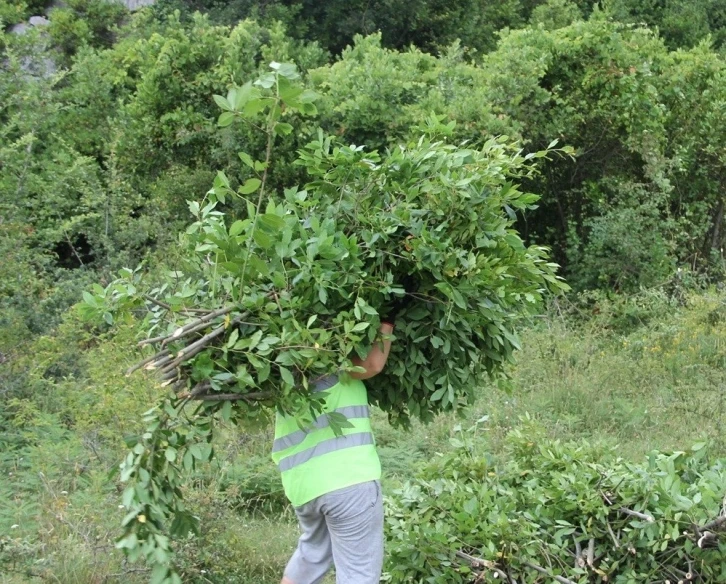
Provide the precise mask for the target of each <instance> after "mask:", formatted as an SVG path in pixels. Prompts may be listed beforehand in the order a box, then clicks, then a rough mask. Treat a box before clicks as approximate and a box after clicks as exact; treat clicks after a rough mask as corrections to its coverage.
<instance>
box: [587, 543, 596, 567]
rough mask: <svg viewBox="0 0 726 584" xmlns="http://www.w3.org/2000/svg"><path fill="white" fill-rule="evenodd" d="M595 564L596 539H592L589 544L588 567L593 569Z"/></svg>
mask: <svg viewBox="0 0 726 584" xmlns="http://www.w3.org/2000/svg"><path fill="white" fill-rule="evenodd" d="M594 563H595V539H594V538H592V537H591V538H590V541H589V542H587V565H588V566H590V567H591V568H594V567H595V566H594V565H593V564H594Z"/></svg>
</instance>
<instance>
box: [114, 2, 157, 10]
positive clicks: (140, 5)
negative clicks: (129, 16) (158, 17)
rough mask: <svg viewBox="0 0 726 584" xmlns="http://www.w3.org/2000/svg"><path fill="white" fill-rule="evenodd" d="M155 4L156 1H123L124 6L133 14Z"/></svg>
mask: <svg viewBox="0 0 726 584" xmlns="http://www.w3.org/2000/svg"><path fill="white" fill-rule="evenodd" d="M154 3H155V0H122V4H123V5H124V6H126V8H127V9H128V10H129V11H131V12H134V11H136V10H139V9H140V8H143V7H144V6H151V5H152V4H154Z"/></svg>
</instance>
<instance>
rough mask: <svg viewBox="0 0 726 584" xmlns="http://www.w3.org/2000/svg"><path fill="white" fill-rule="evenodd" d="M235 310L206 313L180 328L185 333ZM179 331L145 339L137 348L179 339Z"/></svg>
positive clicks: (232, 308) (221, 309) (231, 307)
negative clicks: (173, 338) (171, 338)
mask: <svg viewBox="0 0 726 584" xmlns="http://www.w3.org/2000/svg"><path fill="white" fill-rule="evenodd" d="M235 308H236V306H226V307H224V308H219V309H217V310H214V311H211V312H210V311H205V312H206V314H205V315H204V316H202V317H201V318H198V319H196V320H193V321H192V322H190V323H189V324H187V325H184V326H183V327H180V328H181V329H182V331H184V330H187V329H190V328H193V327H196V326H199V325H201V324H202V323H208V322H209V321H210V320H213V319H215V318H217V317H218V316H224V315H225V314H229V313H230V312H232V311H233V310H234V309H235ZM245 314H247V313H245ZM178 331H179V329H176V330H175V331H174V332H173V333H171V335H160V336H158V337H154V338H152V339H145V340H143V341H139V343H137V346H139V347H143V346H144V345H148V344H152V343H158V342H159V341H164V340H165V339H168V338H169V337H171V336H173V335H175V334H176V335H177V337H178V336H180V333H179V332H178Z"/></svg>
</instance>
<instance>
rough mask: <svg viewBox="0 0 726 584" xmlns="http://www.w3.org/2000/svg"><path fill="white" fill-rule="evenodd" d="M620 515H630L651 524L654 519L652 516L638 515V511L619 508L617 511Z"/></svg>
mask: <svg viewBox="0 0 726 584" xmlns="http://www.w3.org/2000/svg"><path fill="white" fill-rule="evenodd" d="M618 511H619V512H620V513H622V514H623V515H630V516H631V517H637V518H638V519H642V520H643V521H647V522H648V523H653V522H654V521H655V519H653V516H652V515H646V514H645V513H639V512H638V511H633V510H632V509H628V508H627V507H620V509H618Z"/></svg>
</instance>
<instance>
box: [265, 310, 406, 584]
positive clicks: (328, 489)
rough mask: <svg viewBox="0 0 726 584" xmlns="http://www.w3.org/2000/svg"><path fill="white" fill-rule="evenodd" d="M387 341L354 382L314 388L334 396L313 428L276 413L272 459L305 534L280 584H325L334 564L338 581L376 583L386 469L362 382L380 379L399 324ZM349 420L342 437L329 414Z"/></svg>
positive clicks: (329, 381) (384, 331) (387, 329)
mask: <svg viewBox="0 0 726 584" xmlns="http://www.w3.org/2000/svg"><path fill="white" fill-rule="evenodd" d="M379 333H380V335H381V336H380V342H377V343H375V344H374V345H373V347H372V348H371V350H370V352H369V353H368V355H367V356H366V358H365V359H358V358H355V359H353V364H354V365H356V366H357V367H360V368H361V369H363V371H360V372H357V373H350V374H349V379H342V378H338V377H337V376H329V377H324V378H322V379H320V380H318V382H317V383H316V385H315V391H325V392H327V397H326V399H325V405H324V411H323V413H322V414H321V415H320V416H319V417H318V418H317V419H316V420H315V421H314V423H313V427H312V429H306V430H301V429H300V428H299V426H298V424H297V422H296V421H295V419H294V418H292V417H288V416H283V415H281V414H278V415H277V420H276V423H275V442H274V444H273V449H272V458H273V460H274V461H275V463H276V464H277V465H278V466H279V468H280V471H281V472H282V484H283V487H284V489H285V494H286V495H287V497H288V498H289V499H290V502H291V503H292V505H293V506H294V507H295V513H296V514H297V516H298V520H299V522H300V527H301V529H302V532H303V533H302V535H301V536H300V539H299V541H298V546H297V549H296V550H295V553H294V554H293V555H292V558H290V561H289V562H288V564H287V567H286V568H285V573H284V576H283V578H282V582H281V584H318V583H319V582H322V580H323V578H324V577H325V574H326V573H327V572H328V570H329V569H330V567H331V564H335V571H336V581H337V582H338V584H343V583H345V584H377V583H378V582H379V580H380V576H381V570H382V566H383V500H382V497H381V485H380V478H381V464H380V461H379V459H378V453H377V452H376V448H375V444H374V440H373V433H372V430H371V423H370V416H369V408H368V394H367V391H366V388H365V385H364V384H363V381H362V380H364V379H370V378H371V377H374V376H375V375H377V374H379V373H380V372H381V371H382V370H383V368H384V366H385V364H386V361H387V359H388V354H389V352H390V350H391V334H392V333H393V325H392V324H390V323H388V322H384V323H382V324H381V327H380V329H379ZM333 412H336V413H339V414H342V415H344V416H345V417H346V418H347V419H348V421H349V422H350V424H351V425H352V427H349V428H344V429H343V434H342V435H339V436H335V434H334V433H333V431H332V429H331V428H330V426H329V424H328V420H327V414H329V413H333Z"/></svg>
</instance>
